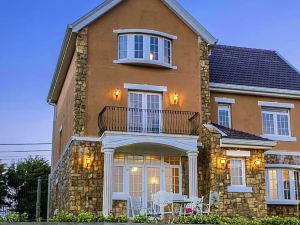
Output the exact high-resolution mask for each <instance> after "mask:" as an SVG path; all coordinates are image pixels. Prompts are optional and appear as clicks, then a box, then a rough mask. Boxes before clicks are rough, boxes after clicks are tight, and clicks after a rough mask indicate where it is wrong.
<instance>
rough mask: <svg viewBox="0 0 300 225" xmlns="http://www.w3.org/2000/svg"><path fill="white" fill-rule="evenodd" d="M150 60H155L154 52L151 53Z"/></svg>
mask: <svg viewBox="0 0 300 225" xmlns="http://www.w3.org/2000/svg"><path fill="white" fill-rule="evenodd" d="M150 60H154V54H153V53H152V52H151V53H150Z"/></svg>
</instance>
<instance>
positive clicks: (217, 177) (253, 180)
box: [199, 128, 267, 218]
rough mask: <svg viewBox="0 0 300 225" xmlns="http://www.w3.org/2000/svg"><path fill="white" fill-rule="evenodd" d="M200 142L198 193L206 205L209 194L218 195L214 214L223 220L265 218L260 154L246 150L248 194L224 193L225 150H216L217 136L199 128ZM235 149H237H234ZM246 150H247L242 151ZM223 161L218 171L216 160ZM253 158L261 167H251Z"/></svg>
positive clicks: (227, 179)
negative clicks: (250, 190) (221, 159)
mask: <svg viewBox="0 0 300 225" xmlns="http://www.w3.org/2000/svg"><path fill="white" fill-rule="evenodd" d="M202 143H203V145H204V148H203V150H202V152H201V154H200V155H199V166H200V168H199V169H200V171H199V181H200V182H199V184H200V185H199V193H200V195H204V196H205V197H206V198H205V201H206V202H208V196H209V191H216V192H220V204H219V208H218V209H214V212H215V213H217V214H219V215H222V216H227V217H236V216H240V217H248V218H251V217H265V216H266V215H267V204H266V199H265V196H266V193H265V175H264V165H265V161H264V151H263V150H253V149H251V150H250V149H249V151H250V152H251V156H250V157H245V166H246V185H247V187H252V189H253V192H252V193H231V192H228V191H227V187H228V186H230V183H231V181H230V164H229V158H228V157H227V156H226V154H225V153H226V150H235V149H232V148H230V149H226V148H221V147H220V144H219V143H220V135H219V134H218V133H213V132H210V131H209V130H207V129H206V128H204V129H203V138H202ZM236 150H238V149H236ZM243 150H248V149H243ZM220 158H225V159H226V166H225V168H219V165H218V160H219V159H220ZM256 159H259V160H260V161H261V165H260V166H259V167H258V166H255V164H254V162H255V160H256Z"/></svg>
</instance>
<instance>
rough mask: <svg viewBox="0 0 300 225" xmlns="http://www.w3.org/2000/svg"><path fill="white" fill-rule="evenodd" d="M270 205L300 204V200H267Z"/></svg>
mask: <svg viewBox="0 0 300 225" xmlns="http://www.w3.org/2000/svg"><path fill="white" fill-rule="evenodd" d="M267 204H268V205H298V204H299V201H298V200H267Z"/></svg>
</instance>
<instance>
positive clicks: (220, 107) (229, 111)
mask: <svg viewBox="0 0 300 225" xmlns="http://www.w3.org/2000/svg"><path fill="white" fill-rule="evenodd" d="M222 108H223V110H227V111H228V123H229V127H228V128H231V106H230V105H218V124H219V125H220V113H219V112H220V110H221V109H222Z"/></svg>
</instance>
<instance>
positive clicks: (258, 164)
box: [254, 159, 261, 167]
mask: <svg viewBox="0 0 300 225" xmlns="http://www.w3.org/2000/svg"><path fill="white" fill-rule="evenodd" d="M254 165H255V166H256V167H260V166H261V160H260V159H256V160H255V161H254Z"/></svg>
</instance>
